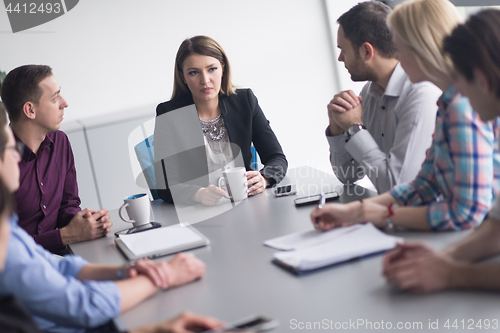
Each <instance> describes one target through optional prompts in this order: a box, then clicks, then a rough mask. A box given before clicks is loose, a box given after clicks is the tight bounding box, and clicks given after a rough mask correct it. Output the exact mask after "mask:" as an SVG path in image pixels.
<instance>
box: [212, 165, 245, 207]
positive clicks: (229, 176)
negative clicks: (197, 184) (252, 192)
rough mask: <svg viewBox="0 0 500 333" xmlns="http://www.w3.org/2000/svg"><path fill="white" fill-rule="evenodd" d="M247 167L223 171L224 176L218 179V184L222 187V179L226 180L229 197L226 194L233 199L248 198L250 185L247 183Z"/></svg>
mask: <svg viewBox="0 0 500 333" xmlns="http://www.w3.org/2000/svg"><path fill="white" fill-rule="evenodd" d="M245 172H246V169H245V168H244V167H239V168H231V169H226V170H223V171H222V177H219V179H218V180H217V186H218V187H221V181H222V180H224V183H225V187H226V192H227V193H228V194H229V196H228V197H226V196H224V197H225V198H227V199H231V201H233V202H234V201H241V200H245V199H246V198H248V193H247V190H248V186H247V185H245V183H246V181H247V176H245Z"/></svg>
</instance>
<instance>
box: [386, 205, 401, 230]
mask: <svg viewBox="0 0 500 333" xmlns="http://www.w3.org/2000/svg"><path fill="white" fill-rule="evenodd" d="M396 208H398V204H395V203H392V202H391V203H390V204H389V205H388V206H387V210H388V211H389V213H388V214H387V215H386V216H382V218H383V219H385V227H386V228H387V229H391V230H392V229H394V224H392V222H391V216H394V209H396Z"/></svg>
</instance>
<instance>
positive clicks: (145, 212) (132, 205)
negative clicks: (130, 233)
mask: <svg viewBox="0 0 500 333" xmlns="http://www.w3.org/2000/svg"><path fill="white" fill-rule="evenodd" d="M123 201H124V202H125V203H124V204H123V205H122V206H121V207H120V209H119V210H118V215H120V218H121V219H122V220H123V221H125V222H129V223H133V224H134V227H138V226H141V225H144V224H147V223H150V222H151V201H149V197H148V195H147V194H146V193H141V194H134V195H131V196H129V197H126V198H125V199H123ZM123 208H126V209H127V213H128V216H129V218H130V220H128V219H126V218H124V217H123V216H122V210H123Z"/></svg>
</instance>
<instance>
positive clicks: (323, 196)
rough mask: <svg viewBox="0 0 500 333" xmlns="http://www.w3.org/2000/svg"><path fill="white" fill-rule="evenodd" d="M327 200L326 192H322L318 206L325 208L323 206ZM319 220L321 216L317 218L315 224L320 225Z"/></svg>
mask: <svg viewBox="0 0 500 333" xmlns="http://www.w3.org/2000/svg"><path fill="white" fill-rule="evenodd" d="M325 202H326V196H325V194H324V193H321V194H320V195H319V203H318V208H319V209H321V208H323V206H324V205H325ZM318 222H319V217H317V218H316V221H315V223H314V225H315V226H316V227H317V226H318Z"/></svg>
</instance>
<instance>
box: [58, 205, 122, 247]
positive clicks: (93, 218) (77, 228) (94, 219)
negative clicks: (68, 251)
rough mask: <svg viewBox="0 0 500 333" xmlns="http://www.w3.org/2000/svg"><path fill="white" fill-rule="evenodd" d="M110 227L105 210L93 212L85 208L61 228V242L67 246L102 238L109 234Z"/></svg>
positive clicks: (111, 223) (110, 223)
mask: <svg viewBox="0 0 500 333" xmlns="http://www.w3.org/2000/svg"><path fill="white" fill-rule="evenodd" d="M112 225H113V222H111V221H110V220H109V214H108V210H107V209H101V210H99V211H95V210H92V209H88V208H85V209H84V210H82V211H80V212H78V213H76V215H75V216H74V217H73V218H72V219H71V221H70V222H69V223H68V225H67V226H65V227H64V228H61V240H62V242H63V244H64V245H68V244H73V243H77V242H83V241H87V240H92V239H96V238H99V237H103V236H106V235H107V234H108V233H109V232H110V230H111V226H112Z"/></svg>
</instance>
